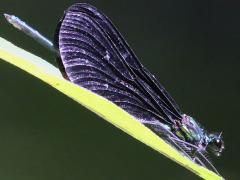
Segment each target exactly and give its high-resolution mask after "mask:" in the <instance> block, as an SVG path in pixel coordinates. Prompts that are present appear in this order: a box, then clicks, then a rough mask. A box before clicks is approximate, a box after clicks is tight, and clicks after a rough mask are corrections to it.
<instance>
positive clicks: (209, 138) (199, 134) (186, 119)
mask: <svg viewBox="0 0 240 180" xmlns="http://www.w3.org/2000/svg"><path fill="white" fill-rule="evenodd" d="M176 127H177V128H176V129H175V134H176V135H177V136H178V138H180V139H181V140H183V141H185V142H188V143H191V144H192V145H194V146H196V147H197V148H198V149H196V150H198V151H202V150H206V148H209V149H210V150H211V151H212V152H213V153H214V154H215V155H217V156H219V155H220V154H221V153H222V151H223V149H224V142H223V140H222V138H221V133H220V134H208V133H207V132H206V131H205V130H204V129H203V128H202V127H201V126H200V125H199V124H198V123H197V122H196V121H195V120H194V119H193V118H192V117H191V116H188V115H186V114H183V115H182V120H181V122H180V123H177V124H176Z"/></svg>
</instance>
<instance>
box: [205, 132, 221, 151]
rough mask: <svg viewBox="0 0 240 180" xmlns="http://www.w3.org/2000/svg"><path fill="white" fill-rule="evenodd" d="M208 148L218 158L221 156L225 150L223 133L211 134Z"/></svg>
mask: <svg viewBox="0 0 240 180" xmlns="http://www.w3.org/2000/svg"><path fill="white" fill-rule="evenodd" d="M208 137H209V141H208V148H209V149H210V150H211V151H212V152H213V154H215V155H216V156H220V155H221V153H222V151H223V150H224V142H223V140H222V133H220V134H209V135H208Z"/></svg>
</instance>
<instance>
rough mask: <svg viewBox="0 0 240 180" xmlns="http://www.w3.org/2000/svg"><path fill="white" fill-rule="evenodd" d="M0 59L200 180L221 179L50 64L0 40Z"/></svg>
mask: <svg viewBox="0 0 240 180" xmlns="http://www.w3.org/2000/svg"><path fill="white" fill-rule="evenodd" d="M0 58H1V59H3V60H4V61H6V62H8V63H11V64H13V65H15V66H17V67H18V68H21V69H23V70H24V71H26V72H28V73H29V74H31V75H33V76H35V77H37V78H39V79H41V80H42V81H44V82H46V83H47V84H49V85H51V86H52V87H54V88H55V89H57V90H59V91H61V92H62V93H64V94H65V95H67V96H68V97H70V98H72V99H74V100H75V101H77V102H78V103H80V104H81V105H83V106H85V107H86V108H88V109H90V110H91V111H93V112H94V113H96V114H98V115H99V116H100V117H102V118H103V119H105V120H106V121H108V122H110V123H111V124H113V125H114V126H116V127H118V128H120V129H121V130H123V131H124V132H126V133H128V134H129V135H131V136H132V137H134V138H136V139H137V140H139V141H141V142H143V143H144V144H146V145H148V146H150V147H151V148H152V149H154V150H156V151H158V152H160V153H161V154H163V155H165V156H167V157H168V158H170V159H172V160H173V161H175V162H177V163H179V164H180V165H182V166H184V167H186V168H187V169H189V170H190V171H192V172H194V173H195V174H197V175H198V176H200V177H202V178H203V179H209V180H220V179H223V177H220V176H218V175H217V174H215V173H214V172H212V171H209V170H208V169H206V168H204V167H202V166H199V165H198V164H196V163H194V162H193V161H191V160H190V159H188V158H187V157H185V156H183V155H181V154H180V153H179V152H178V151H177V150H175V149H174V148H172V147H171V146H170V145H169V144H167V143H166V142H165V141H164V140H162V139H161V138H160V137H159V136H157V135H156V134H155V133H153V132H152V131H151V130H150V129H148V128H147V127H145V126H144V125H142V124H141V123H140V122H139V121H137V120H136V119H135V118H134V117H133V116H131V115H129V114H128V113H127V112H125V111H124V110H122V109H121V108H119V107H118V106H116V105H115V104H113V103H112V102H110V101H108V100H107V99H105V98H103V97H101V96H99V95H97V94H95V93H92V92H91V91H89V90H87V89H84V88H82V87H79V86H76V85H75V84H73V83H71V82H69V81H67V80H65V79H64V78H63V77H62V75H61V73H60V71H59V70H58V69H57V68H56V67H54V66H53V65H52V64H49V63H48V62H46V61H45V60H43V59H41V58H39V57H37V56H35V55H33V54H31V53H29V52H27V51H25V50H23V49H21V48H19V47H17V46H15V45H13V44H11V43H10V42H8V41H6V40H5V39H3V38H0Z"/></svg>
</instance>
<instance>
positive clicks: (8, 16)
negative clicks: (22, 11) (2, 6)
mask: <svg viewBox="0 0 240 180" xmlns="http://www.w3.org/2000/svg"><path fill="white" fill-rule="evenodd" d="M3 15H4V17H5V18H6V19H7V20H8V19H10V17H11V15H10V14H7V13H4V14H3Z"/></svg>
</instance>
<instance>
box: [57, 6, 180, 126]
mask: <svg viewBox="0 0 240 180" xmlns="http://www.w3.org/2000/svg"><path fill="white" fill-rule="evenodd" d="M57 36H58V37H59V39H57V40H56V42H57V45H58V46H59V50H60V55H61V59H62V65H63V69H64V71H65V73H66V75H67V77H68V78H69V79H70V80H71V81H72V82H74V83H76V84H78V85H80V86H82V87H84V88H87V89H89V90H91V91H93V92H95V93H97V94H99V95H101V96H103V97H105V98H107V99H108V100H110V101H112V102H113V103H115V104H117V105H118V106H120V107H121V108H123V109H124V110H126V111H127V112H128V113H130V114H132V115H133V116H135V117H136V118H137V119H139V120H142V121H144V122H150V123H151V124H154V122H161V123H167V124H171V123H173V121H174V120H175V119H181V112H180V110H179V108H178V106H177V104H176V103H175V102H174V100H173V99H172V98H171V96H170V95H169V94H168V93H167V91H166V90H165V89H164V88H163V87H162V86H161V84H160V83H159V82H158V81H157V80H156V79H155V78H154V76H153V75H152V74H151V73H149V71H147V70H146V69H145V68H144V67H143V66H142V64H141V63H140V62H139V61H138V59H137V57H136V56H135V55H134V53H133V52H132V50H131V49H130V48H129V46H128V45H127V43H126V42H125V41H124V39H123V38H122V36H121V35H120V33H119V32H118V31H117V30H116V28H115V27H114V26H113V24H112V23H111V22H110V20H109V19H108V18H107V17H106V16H105V15H103V14H102V13H101V12H99V11H98V10H97V9H95V8H94V7H92V6H90V5H87V4H82V3H79V4H75V5H73V6H71V7H70V8H69V9H68V10H67V11H66V13H65V16H64V18H63V20H62V22H61V24H60V26H59V29H58V30H57ZM58 43H59V44H58ZM157 124H158V123H157Z"/></svg>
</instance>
